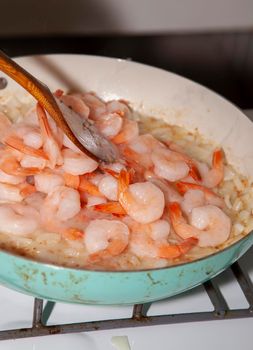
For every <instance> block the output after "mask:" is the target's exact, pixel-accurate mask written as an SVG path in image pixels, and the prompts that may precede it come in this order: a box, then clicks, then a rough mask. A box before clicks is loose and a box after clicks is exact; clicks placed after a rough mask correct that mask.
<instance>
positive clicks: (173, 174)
mask: <svg viewBox="0 0 253 350" xmlns="http://www.w3.org/2000/svg"><path fill="white" fill-rule="evenodd" d="M175 154H176V153H175V152H172V151H170V150H169V149H163V148H160V149H159V150H156V151H153V152H152V154H151V159H152V161H153V163H154V173H155V174H156V175H157V176H160V177H162V178H164V179H166V180H168V181H178V180H180V179H182V178H184V177H186V176H187V175H188V173H189V170H190V168H189V166H188V165H187V164H186V162H185V161H184V160H182V159H180V158H181V157H178V158H177V157H176V156H175Z"/></svg>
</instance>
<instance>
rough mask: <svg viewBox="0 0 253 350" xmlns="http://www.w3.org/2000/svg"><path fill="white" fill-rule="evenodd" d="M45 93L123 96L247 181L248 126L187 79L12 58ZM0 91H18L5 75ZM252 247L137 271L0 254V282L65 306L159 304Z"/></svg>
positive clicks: (108, 63)
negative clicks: (204, 143)
mask: <svg viewBox="0 0 253 350" xmlns="http://www.w3.org/2000/svg"><path fill="white" fill-rule="evenodd" d="M17 62H18V63H20V64H21V65H22V66H24V68H26V69H27V70H28V71H30V72H31V73H32V74H34V75H35V76H36V77H37V78H38V79H40V80H41V81H43V82H45V83H46V84H47V85H48V86H49V87H50V88H51V90H55V89H58V88H62V89H67V90H72V91H73V90H75V91H82V90H89V91H90V90H92V91H94V92H96V93H97V94H98V95H99V96H100V97H101V98H103V99H105V100H111V99H120V98H121V99H125V100H128V101H130V102H131V105H132V107H133V108H135V109H137V110H138V111H140V112H142V113H145V114H148V115H152V116H154V117H157V118H162V119H164V120H165V121H167V122H169V123H174V124H177V125H180V126H184V127H186V128H188V129H190V130H191V129H192V130H193V129H195V128H198V130H199V131H200V133H201V134H203V135H204V136H206V137H207V139H209V140H213V141H215V142H216V143H218V144H221V145H222V147H223V149H224V150H225V152H226V155H227V159H228V161H229V162H230V163H232V164H233V165H234V166H235V167H236V168H237V169H238V170H239V171H240V172H241V173H242V174H245V175H247V176H250V177H252V176H253V124H252V123H251V122H250V121H249V120H248V119H247V117H246V116H245V115H244V114H243V113H242V112H241V111H240V110H239V109H238V108H236V107H235V106H234V105H232V104H231V103H229V102H228V101H226V100H225V99H223V98H222V97H220V96H219V95H217V94H215V93H213V92H212V91H210V90H208V89H206V88H205V87H203V86H200V85H198V84H196V83H194V82H192V81H190V80H187V79H185V78H182V77H180V76H178V75H175V74H172V73H169V72H166V71H163V70H160V69H156V68H153V67H149V66H145V65H142V64H138V63H134V62H130V61H125V60H119V59H111V58H103V57H95V56H83V55H48V56H34V57H23V58H18V59H17ZM7 80H8V82H9V84H8V87H7V89H9V90H10V91H13V92H14V93H15V91H17V90H19V89H21V88H20V87H18V86H17V85H16V83H14V82H13V81H11V80H10V79H9V78H7ZM252 244H253V234H252V233H249V234H248V235H247V236H245V237H244V238H242V239H241V240H239V241H238V242H236V243H234V244H233V245H231V246H230V247H228V248H226V249H224V250H222V251H220V252H218V253H215V254H213V255H210V256H208V257H206V258H202V259H199V260H197V261H194V262H191V263H186V264H181V265H177V266H172V267H167V268H160V269H154V270H145V271H124V272H104V271H89V270H79V269H73V268H64V267H60V266H55V265H50V264H45V263H40V262H36V261H33V260H30V259H26V258H23V257H21V256H17V255H14V254H10V253H7V252H5V251H3V250H2V251H0V266H1V268H0V283H1V284H3V285H5V286H7V287H9V288H12V289H15V290H17V291H20V292H23V293H26V294H30V295H33V296H37V297H40V298H44V299H48V300H53V301H63V302H68V303H81V304H83V303H87V304H133V303H144V302H150V301H154V300H159V299H163V298H166V297H170V296H172V295H175V294H178V293H181V292H183V291H185V290H188V289H190V288H193V287H194V286H197V285H198V284H200V283H202V282H204V281H206V280H208V279H210V278H212V277H214V276H216V275H217V274H219V273H220V272H222V271H223V270H224V269H226V268H227V267H228V266H229V265H231V264H232V263H233V262H235V261H236V260H237V259H239V258H240V256H242V255H243V254H244V253H245V252H246V251H247V250H248V249H249V248H250V247H251V245H252Z"/></svg>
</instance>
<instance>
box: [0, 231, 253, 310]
mask: <svg viewBox="0 0 253 350" xmlns="http://www.w3.org/2000/svg"><path fill="white" fill-rule="evenodd" d="M252 244H253V233H252V232H251V233H250V234H248V235H247V236H246V237H244V238H242V239H241V240H240V241H238V242H236V243H234V244H233V245H231V246H230V247H228V248H226V249H224V250H222V251H220V252H218V253H215V254H213V255H210V256H208V257H206V258H202V259H200V260H197V261H193V262H191V263H186V264H181V265H177V266H172V267H168V268H161V269H154V270H145V271H124V272H105V271H89V270H78V269H72V268H64V267H59V266H54V265H49V264H44V263H40V262H36V261H33V260H28V259H25V258H23V257H20V256H16V255H12V254H9V253H7V252H4V251H0V266H1V271H0V283H1V284H3V285H5V286H7V287H9V288H12V289H15V290H17V291H20V292H22V293H25V294H29V295H33V296H37V297H39V298H43V299H47V300H52V301H62V302H67V303H79V304H135V303H145V302H150V301H155V300H159V299H164V298H167V297H170V296H173V295H176V294H179V293H182V292H183V291H186V290H188V289H190V288H193V287H195V286H197V285H199V284H200V283H203V282H204V281H206V280H208V279H210V278H212V277H214V276H216V275H217V274H219V273H220V272H222V271H223V270H225V269H226V268H227V267H228V266H229V265H231V264H232V263H233V262H235V261H236V260H238V259H239V258H240V257H241V256H242V255H243V254H244V253H245V252H246V251H247V250H248V249H249V248H250V247H251V245H252Z"/></svg>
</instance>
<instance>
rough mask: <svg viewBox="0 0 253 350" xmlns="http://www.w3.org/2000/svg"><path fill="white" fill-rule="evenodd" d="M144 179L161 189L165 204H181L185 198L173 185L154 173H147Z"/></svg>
mask: <svg viewBox="0 0 253 350" xmlns="http://www.w3.org/2000/svg"><path fill="white" fill-rule="evenodd" d="M144 177H145V179H146V180H147V181H149V182H152V183H153V184H154V185H156V186H157V187H159V188H160V190H161V191H162V192H163V194H164V199H165V203H169V202H178V203H181V202H182V200H183V197H182V196H181V195H180V194H179V193H178V191H177V190H176V189H175V188H174V187H173V185H172V184H170V183H169V182H167V181H166V180H164V179H161V178H158V177H157V176H156V175H155V174H154V173H153V172H152V171H149V170H147V171H145V173H144Z"/></svg>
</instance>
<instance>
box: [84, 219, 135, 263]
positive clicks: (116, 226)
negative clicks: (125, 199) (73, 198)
mask: <svg viewBox="0 0 253 350" xmlns="http://www.w3.org/2000/svg"><path fill="white" fill-rule="evenodd" d="M128 241H129V229H128V227H127V225H126V224H124V223H123V222H121V221H118V220H106V219H101V220H99V219H97V220H92V221H90V223H89V224H88V226H87V227H86V230H85V235H84V243H85V247H86V249H87V252H88V253H89V255H90V258H91V259H97V258H109V257H111V256H117V255H119V254H121V253H122V252H124V250H125V249H126V248H127V245H128Z"/></svg>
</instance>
